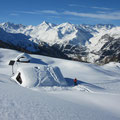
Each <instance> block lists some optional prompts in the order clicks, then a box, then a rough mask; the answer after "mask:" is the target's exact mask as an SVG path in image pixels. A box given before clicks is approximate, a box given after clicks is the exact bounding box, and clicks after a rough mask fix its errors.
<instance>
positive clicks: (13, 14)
mask: <svg viewBox="0 0 120 120" xmlns="http://www.w3.org/2000/svg"><path fill="white" fill-rule="evenodd" d="M10 15H11V16H18V15H19V14H17V13H11V14H10Z"/></svg>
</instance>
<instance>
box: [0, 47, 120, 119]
mask: <svg viewBox="0 0 120 120" xmlns="http://www.w3.org/2000/svg"><path fill="white" fill-rule="evenodd" d="M19 54H20V53H19V52H17V51H13V50H7V49H1V48H0V68H1V69H0V119H1V120H16V119H17V120H21V119H22V120H28V119H29V120H39V119H40V120H53V119H55V120H63V119H64V120H73V119H74V120H106V119H109V120H119V119H120V107H119V106H120V102H119V101H120V75H119V73H120V64H119V63H110V64H107V65H105V66H97V65H94V64H87V63H80V62H75V61H68V60H62V59H55V58H50V57H44V56H38V55H31V56H32V57H33V58H34V62H35V61H36V64H39V65H45V64H47V65H51V66H58V67H59V68H60V70H61V72H62V74H63V76H64V78H65V79H66V81H67V83H68V86H67V87H57V86H54V87H41V88H33V89H28V88H25V87H21V86H19V85H18V84H16V82H13V81H11V80H10V77H11V66H8V63H9V60H11V59H14V58H16V56H18V55H19ZM26 64H27V63H26ZM75 77H76V78H77V79H78V86H75V87H74V86H73V79H74V78H75Z"/></svg>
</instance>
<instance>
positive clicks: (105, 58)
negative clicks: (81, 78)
mask: <svg viewBox="0 0 120 120" xmlns="http://www.w3.org/2000/svg"><path fill="white" fill-rule="evenodd" d="M103 37H105V36H103ZM107 41H108V42H106V43H105V44H104V46H103V47H102V48H101V49H100V51H99V55H100V58H99V59H98V60H97V62H99V63H102V64H106V63H109V62H120V38H118V39H114V38H113V37H110V36H109V35H107Z"/></svg>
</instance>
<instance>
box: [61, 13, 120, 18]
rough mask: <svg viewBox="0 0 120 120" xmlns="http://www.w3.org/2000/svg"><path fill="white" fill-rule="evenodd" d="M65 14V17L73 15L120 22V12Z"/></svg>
mask: <svg viewBox="0 0 120 120" xmlns="http://www.w3.org/2000/svg"><path fill="white" fill-rule="evenodd" d="M63 14H65V15H72V16H78V17H89V18H97V19H106V20H120V12H112V13H107V14H104V13H103V14H102V13H101V14H98V13H78V12H71V11H65V12H64V13H63Z"/></svg>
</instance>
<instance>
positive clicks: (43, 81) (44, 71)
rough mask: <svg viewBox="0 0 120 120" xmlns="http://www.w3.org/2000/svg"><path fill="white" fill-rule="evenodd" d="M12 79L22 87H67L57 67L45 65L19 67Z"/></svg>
mask: <svg viewBox="0 0 120 120" xmlns="http://www.w3.org/2000/svg"><path fill="white" fill-rule="evenodd" d="M12 79H13V80H15V81H17V83H19V84H21V86H23V87H40V86H66V85H67V83H66V81H65V79H64V78H63V76H62V74H61V72H60V69H59V68H58V67H52V66H46V65H45V66H44V65H39V66H24V67H20V68H19V69H18V70H17V72H16V74H15V75H14V76H13V77H12Z"/></svg>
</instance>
